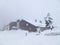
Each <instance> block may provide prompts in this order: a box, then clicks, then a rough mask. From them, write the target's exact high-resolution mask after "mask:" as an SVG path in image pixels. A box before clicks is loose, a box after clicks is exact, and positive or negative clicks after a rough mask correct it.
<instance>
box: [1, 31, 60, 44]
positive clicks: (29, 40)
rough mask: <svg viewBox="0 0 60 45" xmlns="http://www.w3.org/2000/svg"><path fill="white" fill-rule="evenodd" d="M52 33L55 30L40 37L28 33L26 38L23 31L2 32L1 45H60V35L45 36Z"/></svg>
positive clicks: (42, 33) (41, 34)
mask: <svg viewBox="0 0 60 45" xmlns="http://www.w3.org/2000/svg"><path fill="white" fill-rule="evenodd" d="M50 32H54V30H53V31H49V30H47V31H44V32H41V33H40V35H36V34H37V33H29V32H28V33H27V36H26V35H25V34H26V31H22V30H11V31H0V45H60V36H59V35H58V36H46V35H44V34H46V33H50ZM57 32H58V31H57Z"/></svg>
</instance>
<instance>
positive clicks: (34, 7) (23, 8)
mask: <svg viewBox="0 0 60 45" xmlns="http://www.w3.org/2000/svg"><path fill="white" fill-rule="evenodd" d="M48 12H50V13H51V16H52V17H53V18H54V21H55V23H56V24H59V25H60V20H59V19H60V0H0V28H1V27H2V26H4V25H6V24H8V23H9V22H11V21H16V20H17V19H21V18H23V19H26V20H32V21H34V20H35V19H38V20H42V19H44V17H45V16H46V15H47V13H48Z"/></svg>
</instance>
